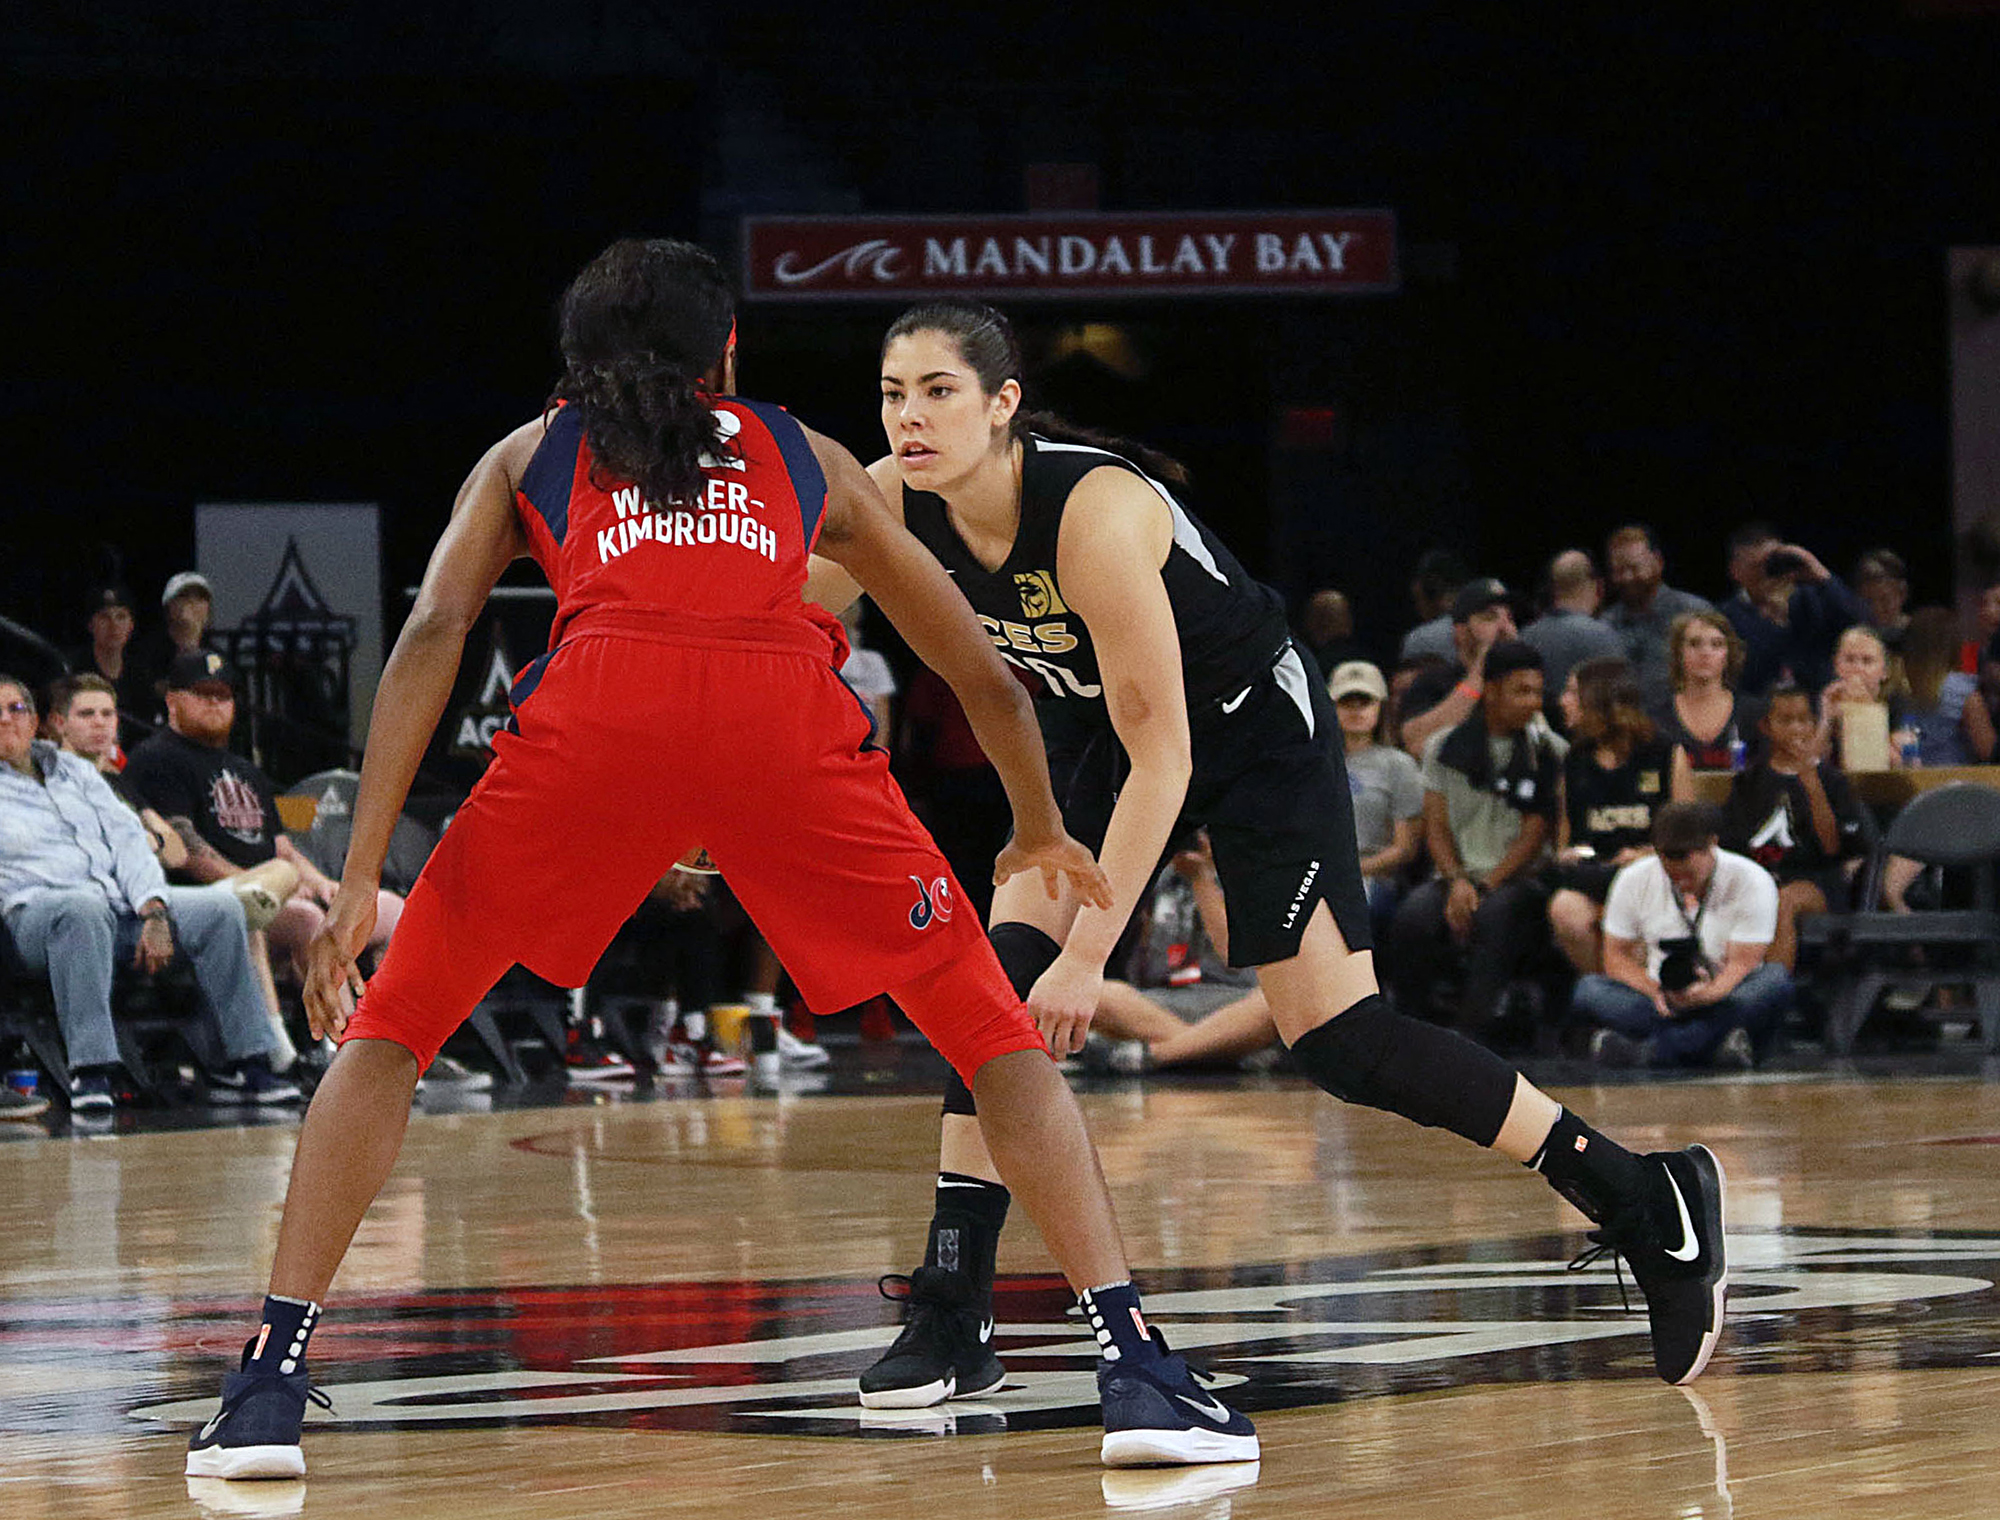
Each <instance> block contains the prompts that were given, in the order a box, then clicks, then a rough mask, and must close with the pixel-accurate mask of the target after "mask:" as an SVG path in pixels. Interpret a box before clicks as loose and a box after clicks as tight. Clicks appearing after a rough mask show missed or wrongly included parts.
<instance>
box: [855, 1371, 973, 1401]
mask: <svg viewBox="0 0 2000 1520" xmlns="http://www.w3.org/2000/svg"><path fill="white" fill-rule="evenodd" d="M1006 1382H1007V1374H1006V1372H1005V1371H1002V1372H1001V1374H1000V1376H998V1377H997V1378H995V1379H994V1380H993V1381H992V1382H990V1383H988V1384H986V1385H985V1386H984V1387H983V1388H961V1387H959V1386H958V1378H957V1377H956V1375H954V1376H952V1377H948V1378H945V1379H943V1380H942V1381H940V1382H936V1383H925V1384H923V1385H922V1386H921V1387H918V1388H882V1389H878V1390H877V1391H876V1392H874V1393H864V1394H862V1395H861V1407H862V1408H863V1409H929V1408H930V1407H931V1406H932V1405H933V1404H942V1403H944V1402H945V1401H946V1400H947V1399H978V1398H984V1397H985V1396H986V1395H987V1394H989V1393H997V1392H999V1391H1000V1389H1001V1388H1002V1387H1003V1386H1004V1385H1005V1384H1006Z"/></svg>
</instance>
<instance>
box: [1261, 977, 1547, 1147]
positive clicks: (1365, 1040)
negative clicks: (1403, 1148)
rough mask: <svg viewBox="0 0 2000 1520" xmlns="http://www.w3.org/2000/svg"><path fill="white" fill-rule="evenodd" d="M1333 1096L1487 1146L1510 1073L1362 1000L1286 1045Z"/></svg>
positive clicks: (1467, 1045)
mask: <svg viewBox="0 0 2000 1520" xmlns="http://www.w3.org/2000/svg"><path fill="white" fill-rule="evenodd" d="M1292 1055H1293V1056H1294V1057H1295V1058H1296V1059H1297V1061H1298V1063H1299V1065H1300V1066H1301V1067H1303V1068H1304V1069H1305V1073H1306V1075H1307V1076H1309V1077H1311V1078H1312V1079H1313V1081H1315V1082H1317V1083H1318V1084H1319V1085H1320V1086H1321V1087H1323V1088H1324V1089H1326V1091H1328V1092H1330V1093H1332V1094H1333V1095H1334V1096H1335V1097H1336V1098H1341V1099H1344V1100H1345V1101H1347V1102H1349V1103H1358V1104H1360V1105H1361V1106H1362V1107H1364V1108H1379V1109H1383V1110H1385V1111H1386V1112H1388V1113H1392V1114H1401V1115H1402V1116H1403V1117H1404V1118H1406V1119H1411V1120H1414V1121H1415V1122H1416V1123H1418V1124H1424V1125H1429V1126H1431V1127H1433V1128H1436V1129H1448V1130H1450V1131H1452V1133H1454V1134H1457V1135H1463V1136H1464V1137H1465V1138H1466V1139H1468V1140H1470V1141H1471V1142H1472V1143H1473V1144H1475V1145H1491V1144H1492V1143H1493V1142H1494V1141H1495V1140H1496V1139H1498V1138H1499V1135H1500V1126H1501V1125H1502V1124H1504V1123H1506V1122H1507V1110H1508V1108H1509V1107H1510V1106H1511V1105H1512V1104H1513V1101H1514V1083H1515V1074H1514V1069H1513V1068H1512V1067H1511V1066H1509V1065H1507V1063H1506V1062H1504V1061H1502V1060H1501V1059H1500V1058H1499V1057H1498V1056H1496V1055H1494V1054H1493V1052H1492V1051H1490V1050H1488V1049H1487V1048H1486V1047H1485V1046H1483V1045H1477V1044H1474V1043H1473V1042H1472V1041H1471V1040H1468V1039H1466V1038H1465V1037H1464V1036H1463V1035H1460V1034H1457V1033H1454V1032H1453V1031H1452V1030H1449V1029H1440V1028H1439V1027H1438V1026H1437V1025H1435V1024H1426V1023H1423V1022H1421V1021H1420V1020H1417V1019H1410V1018H1405V1017H1404V1016H1403V1015H1402V1014H1400V1013H1397V1012H1396V1011H1395V1010H1394V1009H1392V1008H1391V1007H1390V1006H1389V1005H1388V1004H1387V1003H1385V1002H1383V1000H1382V999H1381V998H1380V997H1377V996H1374V995H1372V994H1371V995H1370V996H1368V997H1365V998H1363V999H1362V1000H1361V1001H1360V1002H1358V1003H1356V1004H1355V1005H1354V1006H1353V1007H1352V1008H1350V1009H1348V1010H1347V1011H1346V1012H1345V1013H1343V1014H1340V1015H1338V1016H1337V1017H1335V1018H1331V1019H1328V1020H1327V1021H1326V1022H1325V1023H1324V1024H1321V1025H1319V1026H1318V1027H1317V1028H1314V1029H1309V1030H1307V1031H1306V1032H1305V1033H1304V1034H1303V1035H1301V1036H1300V1037H1299V1040H1298V1043H1297V1044H1295V1045H1293V1046H1292Z"/></svg>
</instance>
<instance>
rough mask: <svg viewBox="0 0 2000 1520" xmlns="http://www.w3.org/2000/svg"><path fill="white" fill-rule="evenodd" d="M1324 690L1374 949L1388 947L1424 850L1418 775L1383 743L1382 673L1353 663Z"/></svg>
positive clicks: (1399, 753) (1400, 754)
mask: <svg viewBox="0 0 2000 1520" xmlns="http://www.w3.org/2000/svg"><path fill="white" fill-rule="evenodd" d="M1326 690H1327V695H1328V696H1330V697H1332V698H1333V704H1334V710H1335V711H1336V712H1338V713H1339V714H1340V732H1341V737H1342V739H1343V740H1344V742H1345V744H1346V747H1347V786H1348V790H1349V791H1350V792H1352V793H1353V796H1354V834H1355V843H1356V845H1357V846H1358V847H1359V849H1360V852H1361V876H1362V881H1363V883H1364V885H1365V886H1366V888H1367V891H1368V916H1369V918H1370V919H1371V920H1372V921H1373V923H1374V926H1375V943H1376V944H1378V945H1379V944H1383V943H1385V942H1386V941H1387V940H1388V937H1389V924H1390V921H1391V920H1392V919H1393V918H1394V917H1395V913H1396V905H1397V903H1399V902H1401V901H1402V898H1403V883H1404V881H1405V880H1406V879H1407V877H1408V874H1409V870H1410V867H1411V866H1412V865H1414V864H1415V863H1416V859H1417V855H1418V853H1419V852H1420V851H1421V850H1422V849H1423V819H1424V778H1423V772H1422V771H1420V770H1418V769H1417V762H1416V761H1414V760H1412V759H1411V758H1410V757H1409V756H1408V755H1406V754H1405V753H1404V752H1403V751H1402V750H1399V749H1396V748H1394V747H1393V746H1391V745H1389V744H1387V743H1385V742H1384V740H1385V739H1386V737H1387V730H1386V729H1385V728H1384V726H1383V722H1382V709H1383V706H1384V705H1385V703H1386V702H1387V699H1388V696H1389V687H1388V683H1387V682H1385V681H1384V680H1383V679H1382V672H1381V671H1379V670H1377V669H1376V668H1375V667H1374V666H1373V665H1370V664H1369V663H1368V662H1367V661H1365V660H1350V661H1348V662H1347V663H1346V664H1345V665H1340V666H1336V667H1335V669H1334V672H1333V674H1332V675H1331V676H1329V677H1328V678H1327V683H1326Z"/></svg>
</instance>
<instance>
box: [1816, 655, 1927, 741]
mask: <svg viewBox="0 0 2000 1520" xmlns="http://www.w3.org/2000/svg"><path fill="white" fill-rule="evenodd" d="M1892 674H1894V672H1893V671H1892V669H1891V666H1890V662H1889V646H1888V645H1887V644H1885V643H1883V642H1882V635H1881V634H1879V633H1877V632H1876V631H1875V630H1874V629H1873V628H1872V627H1870V626H1869V625H1868V624H1866V623H1856V624H1855V625H1854V626H1853V627H1852V628H1850V629H1848V630H1847V631H1846V632H1845V633H1843V634H1841V636H1840V639H1839V642H1838V643H1836V644H1835V645H1834V646H1833V679H1832V680H1831V681H1829V682H1827V685H1826V690H1824V691H1822V692H1821V693H1820V694H1819V752H1820V754H1821V755H1823V756H1825V757H1826V758H1827V759H1828V760H1830V761H1832V762H1833V763H1834V764H1835V765H1837V766H1842V767H1843V768H1844V767H1845V765H1846V760H1845V757H1844V755H1843V752H1842V746H1841V727H1842V718H1843V717H1844V715H1845V714H1846V712H1847V710H1848V709H1849V708H1851V707H1855V706H1859V705H1863V704H1871V705H1877V706H1880V707H1881V708H1882V709H1883V710H1884V712H1885V714H1886V716H1887V718H1888V730H1887V731H1888V734H1889V753H1888V762H1889V765H1890V766H1891V767H1892V768H1899V767H1900V766H1901V765H1902V763H1903V762H1902V757H1901V754H1900V753H1899V751H1900V748H1901V745H1902V742H1903V740H1904V739H1906V738H1914V737H1915V735H1914V733H1912V732H1910V731H1909V730H1908V729H1907V726H1906V725H1907V724H1908V721H1909V719H1908V704H1906V703H1905V702H1904V700H1903V694H1902V692H1900V691H1898V690H1897V689H1896V683H1894V682H1892V680H1891V677H1892Z"/></svg>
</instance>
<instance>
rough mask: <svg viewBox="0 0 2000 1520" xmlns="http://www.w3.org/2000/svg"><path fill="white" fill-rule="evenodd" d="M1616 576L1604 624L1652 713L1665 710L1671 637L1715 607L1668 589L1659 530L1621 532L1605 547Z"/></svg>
mask: <svg viewBox="0 0 2000 1520" xmlns="http://www.w3.org/2000/svg"><path fill="white" fill-rule="evenodd" d="M1604 557H1605V561H1606V564H1607V565H1608V566H1609V568H1610V572H1611V590H1612V593H1613V600H1612V603H1611V605H1610V606H1609V607H1607V608H1605V609H1604V613H1603V617H1604V621H1605V622H1607V623H1609V624H1610V625H1611V626H1612V627H1613V628H1614V629H1616V630H1617V632H1618V636H1619V638H1621V639H1623V640H1624V642H1625V658H1626V659H1628V660H1630V661H1631V662H1632V669H1633V671H1634V672H1635V673H1636V674H1637V675H1638V677H1639V690H1640V691H1641V692H1642V693H1644V694H1645V698H1646V709H1647V711H1649V712H1651V711H1655V710H1657V709H1658V708H1660V707H1662V706H1664V705H1665V704H1666V702H1667V700H1668V699H1669V698H1670V697H1671V696H1672V695H1673V689H1674V688H1673V682H1672V679H1671V677H1670V675H1669V672H1668V669H1667V633H1668V630H1669V629H1671V628H1672V627H1673V623H1674V619H1676V618H1678V617H1680V616H1681V615H1682V614H1683V613H1689V612H1707V611H1709V610H1711V609H1710V607H1709V604H1708V603H1707V602H1705V601H1703V600H1702V599H1701V598H1700V597H1698V596H1696V595H1694V593H1692V592H1689V591H1676V590H1675V589H1674V588H1673V587H1672V586H1669V585H1666V584H1664V580H1665V576H1666V573H1667V561H1666V556H1664V555H1663V554H1661V553H1660V545H1659V541H1658V540H1657V539H1656V538H1654V536H1653V530H1652V529H1651V528H1648V527H1645V526H1644V525H1643V524H1640V523H1630V524H1628V525H1626V526H1625V527H1623V528H1620V529H1618V531H1617V532H1615V533H1613V534H1612V535H1611V536H1610V537H1609V538H1608V539H1606V540H1605V542H1604Z"/></svg>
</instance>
